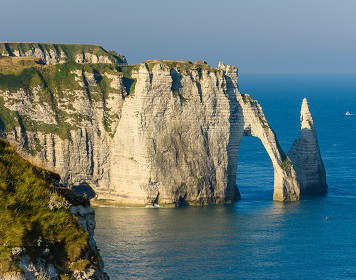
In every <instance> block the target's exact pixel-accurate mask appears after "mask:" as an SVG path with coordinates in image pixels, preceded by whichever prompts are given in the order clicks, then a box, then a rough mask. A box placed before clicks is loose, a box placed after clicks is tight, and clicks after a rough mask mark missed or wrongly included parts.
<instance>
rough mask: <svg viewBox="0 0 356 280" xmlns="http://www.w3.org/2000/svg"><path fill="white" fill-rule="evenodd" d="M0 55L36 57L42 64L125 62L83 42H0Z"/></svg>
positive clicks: (110, 53)
mask: <svg viewBox="0 0 356 280" xmlns="http://www.w3.org/2000/svg"><path fill="white" fill-rule="evenodd" d="M0 56H10V57H36V58H38V59H40V61H41V63H44V64H49V65H51V64H57V63H66V62H70V61H73V62H76V63H126V58H125V56H123V55H122V54H118V53H115V52H114V51H106V50H105V49H103V48H102V47H100V46H95V45H85V44H48V43H7V42H0Z"/></svg>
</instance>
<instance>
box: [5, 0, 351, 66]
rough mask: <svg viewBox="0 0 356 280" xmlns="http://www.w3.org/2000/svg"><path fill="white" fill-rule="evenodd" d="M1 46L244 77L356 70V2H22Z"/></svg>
mask: <svg viewBox="0 0 356 280" xmlns="http://www.w3.org/2000/svg"><path fill="white" fill-rule="evenodd" d="M1 10H2V13H1V17H0V26H1V29H0V41H39V42H62V43H93V44H99V45H102V46H103V47H104V48H106V49H113V50H115V51H118V52H121V53H123V54H125V55H126V57H127V59H128V61H129V62H130V63H137V62H141V61H143V60H146V59H155V58H163V59H189V60H193V61H194V60H205V61H207V62H208V63H209V64H211V65H213V66H216V65H217V63H218V62H219V61H224V62H225V63H230V64H235V65H237V66H238V67H239V69H240V72H241V71H242V72H244V73H356V16H355V14H356V1H355V0H334V1H331V0H298V1H297V0H295V1H291V0H175V1H170V0H147V1H145V0H126V1H114V0H100V1H91V0H86V1H84V0H70V1H69V0H62V1H53V0H31V1H29V0H17V1H4V2H2V3H1Z"/></svg>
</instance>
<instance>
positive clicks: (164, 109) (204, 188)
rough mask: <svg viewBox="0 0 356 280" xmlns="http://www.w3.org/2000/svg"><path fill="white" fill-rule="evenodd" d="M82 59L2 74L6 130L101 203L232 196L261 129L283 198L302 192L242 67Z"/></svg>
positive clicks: (0, 105)
mask: <svg viewBox="0 0 356 280" xmlns="http://www.w3.org/2000/svg"><path fill="white" fill-rule="evenodd" d="M78 65H79V64H68V65H67V64H66V63H65V64H61V66H59V65H54V66H36V67H34V68H33V69H35V70H31V71H34V73H35V74H36V73H37V72H36V71H39V74H40V79H36V77H34V76H31V75H32V74H31V73H32V72H30V73H29V74H31V75H30V79H31V83H29V84H28V85H27V86H26V87H23V86H21V84H20V85H18V84H17V83H15V84H16V85H17V87H14V86H13V85H12V84H10V85H8V84H6V86H5V85H2V84H1V79H0V99H1V100H2V101H1V102H0V112H1V111H3V112H4V113H6V114H7V116H9V117H7V118H5V117H1V116H0V118H1V121H2V123H3V125H1V127H2V131H3V135H4V136H5V137H6V138H7V139H8V140H9V141H10V142H11V143H13V145H14V146H16V148H17V150H18V151H19V152H20V153H21V154H22V155H23V156H25V157H26V158H28V159H30V160H31V161H32V162H34V163H36V164H38V165H41V166H43V167H45V168H48V169H51V170H54V171H56V172H57V173H59V174H60V175H61V178H62V182H63V183H65V184H67V185H79V184H82V183H87V184H89V185H90V186H91V187H92V188H93V189H94V191H95V193H96V195H97V199H98V200H97V201H98V203H99V202H100V203H102V202H103V203H104V202H105V203H114V204H124V205H142V204H149V203H159V204H173V205H178V206H179V205H185V204H190V205H204V204H211V203H229V202H233V201H235V200H236V199H239V198H240V193H239V190H238V188H237V186H236V168H237V163H238V150H239V146H240V141H241V139H242V137H243V136H255V137H258V138H259V139H260V140H261V141H262V143H263V145H264V147H265V148H266V150H267V152H268V154H269V156H270V158H271V160H272V163H273V168H274V177H275V180H274V199H275V200H281V201H290V200H298V199H299V185H298V181H297V179H296V174H295V170H294V167H293V165H292V164H291V162H290V160H289V158H288V157H287V156H286V155H285V153H284V152H283V150H282V149H281V147H280V145H279V143H278V140H277V137H276V135H275V133H274V132H273V130H272V129H271V128H270V126H269V125H268V122H267V120H266V118H265V116H264V114H263V111H262V108H261V106H260V105H259V104H258V103H257V101H255V100H253V99H252V98H251V97H250V96H249V95H247V94H246V95H242V94H240V92H239V89H238V71H237V67H235V66H232V65H225V64H223V63H220V64H219V67H218V68H213V67H210V66H209V65H207V64H206V63H204V62H195V63H191V62H189V61H147V62H146V63H142V64H139V65H135V66H127V67H126V68H122V69H119V68H118V67H116V66H115V67H110V65H109V66H105V67H104V66H102V65H98V66H93V64H87V65H79V66H78ZM88 66H90V67H88ZM41 67H42V68H41ZM43 67H46V68H43ZM51 67H52V68H51ZM53 67H56V68H55V69H54V68H53ZM72 68H73V69H72ZM31 69H32V68H31ZM51 69H52V70H51ZM50 71H52V72H50ZM48 73H50V74H48ZM53 73H54V74H53ZM29 74H27V76H25V77H21V79H25V80H26V79H28V75H29ZM35 74H34V75H35ZM47 74H48V76H47ZM53 75H54V76H53ZM0 78H1V77H0ZM52 80H55V81H57V82H56V83H52ZM2 116H4V114H2ZM271 187H272V186H271Z"/></svg>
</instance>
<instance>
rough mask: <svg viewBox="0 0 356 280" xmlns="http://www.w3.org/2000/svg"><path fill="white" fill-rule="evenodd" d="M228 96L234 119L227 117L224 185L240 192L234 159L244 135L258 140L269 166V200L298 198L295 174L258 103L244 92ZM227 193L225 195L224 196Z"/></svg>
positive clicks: (298, 192)
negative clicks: (271, 177)
mask: <svg viewBox="0 0 356 280" xmlns="http://www.w3.org/2000/svg"><path fill="white" fill-rule="evenodd" d="M231 97H232V96H231V95H230V101H231V102H230V105H232V106H231V108H234V109H233V110H234V111H235V112H232V114H231V115H232V116H234V119H232V120H231V128H230V143H229V146H228V149H227V150H228V154H230V156H229V163H228V174H229V175H228V188H227V190H229V191H230V192H232V190H233V189H235V192H236V196H238V197H240V192H239V190H238V188H237V186H236V171H237V159H238V151H239V146H240V142H241V140H242V137H244V136H254V137H257V138H259V139H260V140H261V142H262V144H263V146H264V148H265V150H266V151H267V153H268V156H269V157H270V159H271V161H272V165H273V172H274V191H273V199H274V200H278V201H295V200H299V198H300V187H299V183H298V180H297V175H296V172H295V170H294V167H293V165H292V162H291V161H290V159H289V157H288V156H287V155H286V153H285V152H284V151H283V149H282V148H281V146H280V144H279V142H278V138H277V135H276V134H275V132H274V131H273V129H272V128H271V127H270V126H269V124H268V122H267V120H266V118H265V116H264V114H263V111H262V108H261V106H260V105H259V104H258V102H257V101H256V100H254V99H252V98H251V97H250V95H248V94H242V95H235V96H234V97H233V98H231ZM227 196H228V195H227Z"/></svg>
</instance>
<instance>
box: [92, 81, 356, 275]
mask: <svg viewBox="0 0 356 280" xmlns="http://www.w3.org/2000/svg"><path fill="white" fill-rule="evenodd" d="M239 84H240V91H241V92H243V93H244V92H249V93H251V95H252V96H253V97H254V98H256V99H258V100H259V102H260V104H261V105H262V107H263V109H264V112H265V115H266V117H267V120H268V121H269V123H270V125H271V126H272V127H273V128H274V130H275V131H276V132H277V135H278V137H279V140H280V142H281V145H282V147H283V148H284V149H285V150H286V151H288V150H289V148H290V146H291V145H292V143H293V140H295V139H296V138H297V137H298V133H299V127H300V124H299V113H300V106H301V101H302V98H303V97H307V98H308V101H309V105H310V109H311V111H312V114H313V117H314V121H315V124H316V129H317V133H318V137H319V144H320V148H321V152H322V157H323V160H324V163H325V167H326V171H327V180H328V184H329V192H328V193H327V194H326V195H324V196H317V197H304V198H302V200H301V201H299V202H295V203H288V204H283V203H277V202H273V201H272V193H273V169H272V164H271V162H270V159H269V158H268V155H267V153H266V152H265V151H264V149H263V146H262V144H261V143H260V141H259V140H258V139H256V138H253V137H246V138H244V139H243V141H242V143H241V149H240V153H239V167H238V171H237V177H238V179H237V184H238V186H239V189H240V191H241V194H242V200H240V201H238V202H237V203H236V204H234V205H230V206H209V207H202V208H194V207H190V208H183V209H145V208H96V213H97V214H96V217H97V229H96V240H97V242H98V246H99V248H100V249H101V253H102V256H103V258H104V261H105V265H106V270H107V272H108V273H109V275H110V276H111V278H112V279H356V217H355V214H356V203H355V202H356V164H355V162H356V116H345V112H346V111H350V112H351V113H356V75H243V74H241V75H240V81H239ZM326 217H329V218H330V219H329V220H326Z"/></svg>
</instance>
